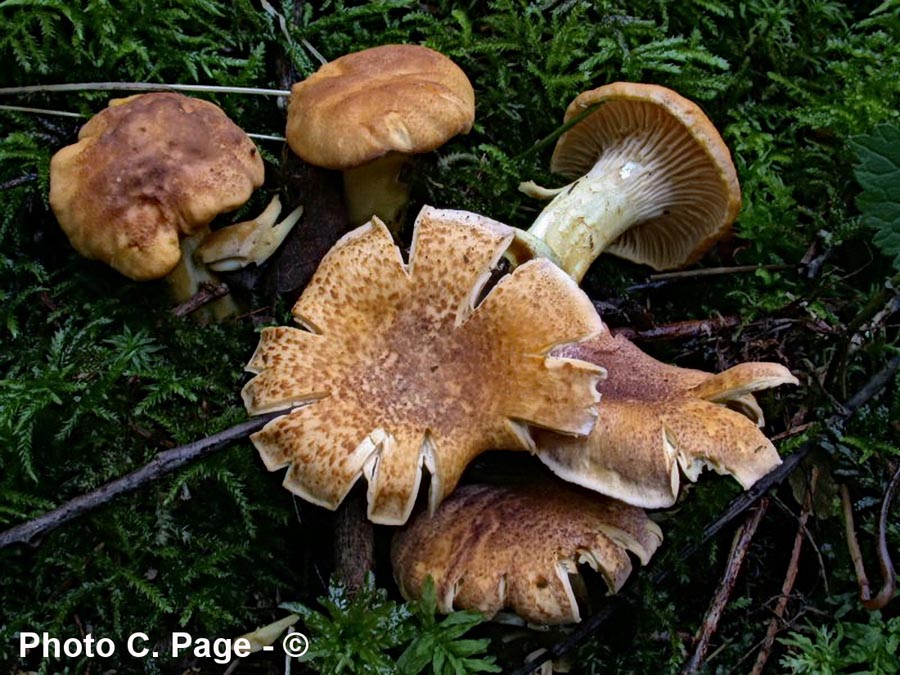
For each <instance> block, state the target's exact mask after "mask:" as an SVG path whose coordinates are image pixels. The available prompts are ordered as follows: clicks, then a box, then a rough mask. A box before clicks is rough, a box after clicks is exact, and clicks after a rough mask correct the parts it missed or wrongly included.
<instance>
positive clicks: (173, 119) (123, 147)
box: [50, 93, 264, 280]
mask: <svg viewBox="0 0 900 675" xmlns="http://www.w3.org/2000/svg"><path fill="white" fill-rule="evenodd" d="M78 139H79V140H78V142H77V143H75V144H74V145H70V146H67V147H65V148H63V149H62V150H60V151H59V152H57V153H56V154H55V155H54V156H53V158H52V160H51V161H50V206H51V207H52V208H53V212H54V213H55V214H56V218H57V220H58V221H59V224H60V226H61V227H62V229H63V231H64V232H65V233H66V235H67V236H68V237H69V241H71V242H72V245H73V246H74V247H75V249H76V250H77V251H78V252H79V253H81V254H82V255H83V256H85V257H87V258H92V259H96V260H101V261H103V262H105V263H107V264H108V265H111V266H112V267H113V268H115V269H116V270H118V271H119V272H121V273H122V274H124V275H125V276H127V277H130V278H132V279H136V280H147V279H158V278H161V277H164V276H166V275H167V274H168V273H169V272H171V271H172V269H173V268H174V267H175V265H177V264H178V261H179V259H180V258H181V251H180V249H179V240H180V238H181V236H183V235H189V234H193V233H195V232H198V231H200V230H202V229H203V228H204V227H206V226H207V225H209V223H210V222H211V221H212V220H213V218H215V217H216V216H217V215H218V214H220V213H223V212H226V211H231V210H233V209H236V208H238V207H239V206H241V205H242V204H243V203H244V202H246V201H247V200H248V199H249V198H250V195H251V194H252V193H253V190H254V189H256V188H257V187H259V186H260V185H262V183H263V178H264V168H263V162H262V159H261V158H260V156H259V152H258V151H257V149H256V146H255V145H254V144H253V141H251V140H250V138H249V137H248V136H247V134H245V133H244V132H243V131H242V130H241V129H240V127H238V126H237V125H236V124H234V122H232V121H231V120H230V119H229V118H228V117H227V116H226V115H225V113H224V112H222V110H221V109H220V108H219V107H218V106H216V105H213V104H212V103H209V102H207V101H202V100H199V99H195V98H190V97H187V96H182V95H181V94H174V93H153V94H141V95H138V96H131V97H129V98H125V99H117V100H113V101H111V102H110V104H109V107H108V108H107V109H106V110H103V111H102V112H100V113H98V114H97V115H95V116H94V117H92V118H91V119H90V120H89V121H88V122H87V124H85V125H84V126H83V127H82V128H81V131H80V132H79V134H78Z"/></svg>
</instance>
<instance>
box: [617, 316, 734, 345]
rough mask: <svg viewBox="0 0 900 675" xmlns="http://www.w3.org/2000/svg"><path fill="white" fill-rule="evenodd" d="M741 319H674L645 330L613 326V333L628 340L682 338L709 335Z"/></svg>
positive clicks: (732, 317)
mask: <svg viewBox="0 0 900 675" xmlns="http://www.w3.org/2000/svg"><path fill="white" fill-rule="evenodd" d="M740 323H741V320H740V319H739V318H738V317H736V316H722V317H717V318H714V319H699V320H695V321H676V322H675V323H667V324H661V325H659V326H654V327H653V328H648V329H646V330H635V329H634V328H628V327H623V328H613V329H612V332H613V334H614V335H621V336H623V337H626V338H628V339H629V340H636V341H642V340H643V341H648V340H682V339H685V338H693V337H701V336H706V335H711V334H712V333H715V332H716V331H720V330H725V329H726V328H734V327H735V326H738V325H740Z"/></svg>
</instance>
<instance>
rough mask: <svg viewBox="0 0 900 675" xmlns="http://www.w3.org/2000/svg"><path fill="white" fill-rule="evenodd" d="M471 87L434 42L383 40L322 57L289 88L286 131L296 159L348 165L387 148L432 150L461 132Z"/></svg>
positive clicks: (471, 114) (471, 103) (467, 123)
mask: <svg viewBox="0 0 900 675" xmlns="http://www.w3.org/2000/svg"><path fill="white" fill-rule="evenodd" d="M474 119H475V93H474V91H473V90H472V85H471V84H470V82H469V80H468V78H467V77H466V75H465V73H463V71H462V70H461V69H460V68H459V66H457V65H456V64H455V63H453V61H451V60H450V59H448V58H447V57H446V56H444V55H443V54H440V53H438V52H436V51H434V50H433V49H428V48H427V47H420V46H418V45H384V46H382V47H374V48H372V49H365V50H363V51H360V52H355V53H353V54H347V55H346V56H342V57H340V58H339V59H335V60H334V61H331V62H330V63H327V64H325V65H324V66H322V67H321V68H320V69H319V70H317V71H316V72H315V73H313V74H312V75H310V76H309V77H308V78H306V79H305V80H303V81H302V82H298V83H297V84H295V85H294V86H293V87H292V88H291V98H290V103H289V105H288V119H287V131H286V136H287V140H288V144H289V145H290V146H291V149H292V150H293V151H294V152H295V153H297V155H299V156H300V157H301V158H303V159H304V160H306V161H307V162H309V163H310V164H315V165H316V166H323V167H326V168H329V169H348V168H350V167H355V166H360V165H362V164H365V163H367V162H370V161H372V160H374V159H376V158H378V157H381V156H382V155H384V154H386V153H388V152H392V151H393V152H400V153H404V154H415V153H422V152H430V151H431V150H434V149H435V148H437V147H439V146H441V145H443V144H444V143H445V142H447V141H448V140H449V139H450V138H452V137H453V136H456V135H457V134H460V133H467V132H468V131H469V130H470V129H471V128H472V123H473V121H474Z"/></svg>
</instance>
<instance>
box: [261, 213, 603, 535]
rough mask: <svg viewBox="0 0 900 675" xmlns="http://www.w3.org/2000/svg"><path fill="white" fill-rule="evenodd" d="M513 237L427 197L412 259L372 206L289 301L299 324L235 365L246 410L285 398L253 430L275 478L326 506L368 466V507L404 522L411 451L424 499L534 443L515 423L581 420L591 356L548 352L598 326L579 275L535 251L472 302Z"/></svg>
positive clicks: (587, 414)
mask: <svg viewBox="0 0 900 675" xmlns="http://www.w3.org/2000/svg"><path fill="white" fill-rule="evenodd" d="M512 237H513V230H512V228H510V227H507V226H505V225H501V224H500V223H497V222H495V221H492V220H489V219H487V218H484V217H482V216H478V215H475V214H472V213H466V212H462V211H439V210H435V209H431V208H427V207H426V208H424V209H423V210H422V212H421V213H420V214H419V217H418V219H417V220H416V230H415V234H414V236H413V244H412V250H411V252H410V262H409V265H408V266H407V265H404V264H403V260H402V258H401V256H400V252H399V250H398V249H397V247H396V246H395V245H394V243H393V240H392V239H391V235H390V233H389V232H388V231H387V229H386V228H385V227H384V225H383V224H382V223H381V222H380V221H378V220H377V219H374V220H373V221H372V222H370V223H368V224H366V225H363V226H362V227H360V228H358V229H356V230H354V231H352V232H350V233H349V234H347V235H346V236H345V237H344V238H343V239H341V240H340V241H339V242H338V243H337V244H336V245H335V247H334V248H333V249H332V250H331V251H330V252H329V253H328V254H327V255H326V256H325V258H324V259H323V260H322V263H321V264H320V266H319V269H318V270H317V271H316V273H315V275H314V276H313V279H312V281H310V283H309V285H308V286H307V288H306V290H305V291H304V292H303V295H302V296H301V297H300V299H299V300H298V301H297V304H296V305H295V306H294V309H293V313H294V317H295V319H296V320H297V321H298V322H299V323H300V324H301V325H303V326H305V327H306V328H308V330H299V329H296V328H288V327H277V328H267V329H265V330H264V331H263V333H262V336H261V339H260V343H259V347H258V348H257V350H256V353H255V354H254V356H253V358H252V360H251V361H250V363H249V365H248V366H247V369H248V370H250V371H251V372H254V373H258V375H257V376H256V377H254V378H253V379H252V380H251V381H250V382H249V383H248V384H247V385H246V386H245V387H244V391H243V397H244V402H245V404H246V406H247V410H248V411H249V412H250V414H260V413H264V412H268V411H274V410H290V409H293V410H292V411H291V412H289V413H288V414H286V415H284V416H282V417H279V418H277V419H275V420H274V421H272V422H270V423H269V424H268V425H267V426H266V427H265V428H264V429H263V430H262V431H260V432H258V433H257V434H255V435H254V436H253V437H252V440H253V443H254V444H255V445H256V447H257V449H258V450H259V451H260V453H261V454H262V458H263V461H264V462H265V463H266V466H267V467H268V468H269V469H270V470H276V469H279V468H282V467H285V466H289V467H290V468H289V469H288V472H287V477H286V478H285V482H284V484H285V487H287V488H288V489H289V490H291V491H293V492H295V493H297V494H299V495H300V496H302V497H303V498H305V499H307V500H309V501H311V502H313V503H315V504H320V505H322V506H325V507H328V508H331V509H334V508H337V506H338V504H340V502H341V501H342V500H343V499H344V497H345V496H346V494H347V492H348V491H349V490H350V488H351V487H352V486H353V484H354V483H355V482H356V480H357V479H358V478H359V477H360V476H361V475H362V474H365V476H366V479H367V480H368V483H369V487H368V501H369V518H371V519H372V520H373V521H375V522H380V523H386V524H401V523H404V522H406V519H407V518H408V517H409V513H410V510H411V509H412V506H413V502H414V500H415V497H416V493H417V491H418V487H419V483H420V481H421V471H422V465H423V464H424V465H425V467H426V468H427V469H428V470H429V472H430V473H431V476H432V478H431V492H430V504H431V507H432V508H434V507H436V506H437V504H438V503H439V502H440V501H441V500H442V499H443V498H444V497H445V496H446V495H447V494H448V493H449V492H450V491H451V490H452V489H453V488H454V487H455V485H456V483H457V481H458V480H459V477H460V475H461V474H462V471H463V469H464V468H465V466H466V465H467V464H468V463H469V461H470V460H471V459H473V458H474V457H475V456H477V455H478V454H480V453H481V452H483V451H485V450H488V449H491V448H509V449H519V450H524V449H532V448H533V444H532V440H531V435H530V431H529V430H528V429H527V428H526V426H525V424H529V425H536V426H540V427H545V428H550V429H554V430H557V431H559V432H562V433H565V434H581V435H585V434H587V433H588V432H589V431H590V430H591V428H592V427H593V425H594V421H595V419H596V411H595V408H594V403H596V401H597V394H596V390H595V385H596V383H597V381H598V379H599V377H600V376H601V374H602V368H599V367H597V366H593V365H590V364H587V363H583V362H579V361H573V360H571V359H566V358H557V357H551V356H549V353H550V350H551V349H553V348H555V347H557V346H560V345H561V344H565V343H570V342H573V341H576V340H582V339H586V338H588V337H589V336H592V335H594V334H596V333H597V331H599V330H602V329H603V325H602V323H601V321H600V319H599V317H598V316H597V314H596V312H595V311H594V308H593V306H592V305H591V303H590V301H589V300H588V298H587V297H586V296H585V295H584V293H582V291H581V290H580V289H579V288H578V287H577V286H576V285H575V283H574V282H573V281H572V280H571V279H570V278H568V277H567V276H566V275H565V274H564V273H562V272H561V271H560V270H558V269H557V268H556V267H555V266H554V265H552V264H551V263H549V262H547V261H534V262H533V263H531V264H526V265H522V266H521V267H519V268H517V269H516V271H515V272H514V273H512V274H511V275H509V276H507V277H505V278H504V279H502V280H501V281H500V282H499V283H498V284H497V285H496V286H495V287H494V288H493V289H491V290H490V292H489V293H487V295H486V296H485V297H484V298H483V299H482V300H480V302H478V304H477V306H476V300H477V299H478V298H479V296H480V293H481V292H482V290H483V288H484V285H485V283H486V281H487V280H488V277H489V274H490V270H491V267H492V266H493V265H494V264H495V263H496V262H497V261H498V259H499V258H500V256H501V255H502V254H503V252H504V250H505V249H506V247H507V246H508V244H509V242H510V240H511V239H512ZM543 317H546V320H542V319H543Z"/></svg>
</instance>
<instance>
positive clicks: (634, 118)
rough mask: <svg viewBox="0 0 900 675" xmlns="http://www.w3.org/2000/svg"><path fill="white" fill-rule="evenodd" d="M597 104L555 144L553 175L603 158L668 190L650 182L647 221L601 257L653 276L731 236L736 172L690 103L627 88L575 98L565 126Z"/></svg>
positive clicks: (572, 174) (583, 169) (654, 89)
mask: <svg viewBox="0 0 900 675" xmlns="http://www.w3.org/2000/svg"><path fill="white" fill-rule="evenodd" d="M597 104H600V105H599V107H598V108H597V109H596V110H594V111H593V112H592V113H590V114H589V115H588V116H587V117H585V118H584V119H583V120H581V121H580V122H579V123H577V124H576V125H575V126H573V127H572V128H571V129H569V130H568V131H566V133H564V134H563V135H562V136H561V137H560V139H559V141H558V142H557V144H556V149H555V150H554V152H553V157H552V159H551V161H550V169H551V171H553V172H555V173H559V174H561V175H563V176H566V177H568V178H572V179H574V178H578V177H580V176H583V175H585V174H586V173H587V172H589V171H590V170H591V168H592V167H593V166H594V164H595V163H596V162H597V161H598V160H599V159H600V157H601V156H603V155H604V154H605V153H607V152H616V151H623V154H624V153H627V154H629V155H632V156H634V157H635V158H636V160H637V161H639V162H640V163H641V164H642V165H644V166H646V167H651V168H652V171H653V175H654V177H655V179H662V178H664V179H665V183H666V184H665V185H662V184H661V183H660V180H653V181H647V187H648V193H647V195H646V200H647V202H648V205H652V207H651V208H650V213H649V214H648V217H646V218H645V219H643V220H642V221H641V222H640V223H638V224H636V225H634V226H632V227H631V228H630V229H628V230H627V231H626V232H625V233H624V234H622V235H621V236H619V237H618V238H617V239H616V240H615V241H614V242H613V243H612V244H610V245H609V247H608V248H607V249H606V250H607V251H608V252H609V253H613V254H615V255H617V256H619V257H622V258H625V259H627V260H631V261H633V262H637V263H642V264H646V265H650V266H651V267H653V268H655V269H672V268H674V267H682V266H684V265H688V264H690V263H692V262H694V261H696V260H697V259H698V258H700V256H701V255H703V253H704V252H705V251H706V250H707V249H709V247H710V246H712V245H713V243H715V242H716V241H717V240H718V239H720V238H722V237H723V236H725V235H726V234H727V233H728V231H729V228H730V226H731V223H732V222H733V221H734V219H735V218H736V217H737V214H738V211H740V208H741V190H740V186H739V184H738V179H737V173H736V172H735V168H734V164H733V163H732V161H731V153H730V152H729V151H728V147H727V146H726V145H725V142H724V141H723V140H722V137H721V136H720V135H719V132H718V131H716V128H715V127H714V126H713V123H712V122H711V121H710V120H709V118H708V117H707V116H706V115H705V114H704V113H703V111H702V110H701V109H700V108H699V107H698V106H697V105H696V104H695V103H693V102H691V101H689V100H688V99H686V98H684V97H683V96H681V95H679V94H677V93H676V92H674V91H672V90H671V89H667V88H666V87H660V86H658V85H652V84H636V83H632V82H616V83H614V84H608V85H606V86H603V87H599V88H598V89H593V90H591V91H586V92H584V93H582V94H580V95H579V96H577V97H576V98H575V100H574V101H572V103H571V104H570V105H569V107H568V108H567V109H566V115H565V121H566V122H569V121H570V120H571V119H572V118H574V117H576V116H577V115H580V114H582V113H584V111H585V110H586V109H587V108H589V107H590V106H593V105H597ZM616 170H618V168H617V169H616Z"/></svg>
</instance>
